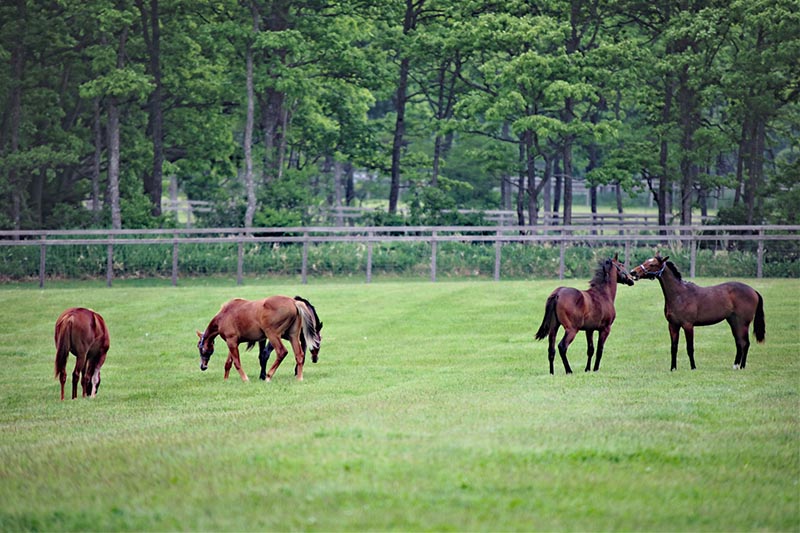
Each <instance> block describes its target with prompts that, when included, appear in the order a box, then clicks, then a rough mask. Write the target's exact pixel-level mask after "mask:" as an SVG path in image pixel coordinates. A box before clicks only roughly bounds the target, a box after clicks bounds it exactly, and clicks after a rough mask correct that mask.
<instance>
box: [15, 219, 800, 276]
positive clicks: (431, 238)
mask: <svg viewBox="0 0 800 533" xmlns="http://www.w3.org/2000/svg"><path fill="white" fill-rule="evenodd" d="M771 241H794V242H798V241H800V226H796V225H793V226H788V225H758V226H732V225H728V226H722V225H720V226H653V225H648V224H638V225H637V224H630V223H622V224H617V225H614V224H608V223H606V224H604V225H602V226H585V225H573V226H372V227H363V226H359V227H347V226H339V227H328V226H319V227H289V228H181V229H142V230H25V231H0V248H2V247H16V246H26V247H39V252H40V262H39V285H40V287H44V282H45V278H46V262H47V249H48V248H49V247H54V246H59V247H60V246H76V245H101V246H105V247H106V280H107V285H108V286H111V283H112V279H113V272H114V248H115V247H117V246H146V245H172V284H173V285H177V281H178V271H179V260H180V247H181V246H183V245H189V244H235V245H236V246H238V263H237V283H239V284H241V283H242V278H243V259H244V246H245V245H248V244H256V243H266V244H290V243H295V244H297V243H299V244H302V246H303V252H302V266H301V278H302V282H303V283H306V282H307V279H308V248H309V246H311V245H314V244H320V243H332V242H345V243H362V244H364V245H366V247H367V256H366V264H365V265H364V270H365V274H366V281H367V282H368V283H369V282H370V281H371V280H372V266H373V265H372V258H373V246H374V245H375V244H376V243H392V242H416V243H428V244H429V245H430V247H431V260H430V277H431V281H436V277H437V248H438V243H446V242H462V243H494V246H495V265H494V279H495V280H499V279H500V274H501V272H500V270H501V269H500V266H501V256H502V248H503V245H504V244H506V243H531V244H537V243H538V244H545V243H546V244H550V245H558V246H560V260H559V273H558V274H559V279H563V278H564V271H565V261H564V256H565V251H566V248H567V247H568V246H580V245H581V244H584V245H591V244H592V243H605V244H607V245H609V246H617V247H621V248H624V254H625V263H626V264H627V263H628V262H629V259H630V254H631V247H633V246H640V245H642V244H646V245H657V246H665V245H666V246H670V247H672V246H676V245H680V246H687V247H688V248H689V250H690V272H689V276H690V277H695V272H696V268H695V267H696V251H697V247H698V244H700V243H708V242H718V243H721V245H722V246H727V245H728V244H729V243H731V242H755V243H757V274H756V275H757V277H759V278H760V277H762V276H763V263H764V243H765V242H771ZM0 274H2V272H0Z"/></svg>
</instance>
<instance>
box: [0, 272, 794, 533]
mask: <svg viewBox="0 0 800 533" xmlns="http://www.w3.org/2000/svg"><path fill="white" fill-rule="evenodd" d="M697 281H698V283H699V284H703V285H705V284H710V283H713V282H717V281H719V280H709V279H702V280H697ZM745 281H748V283H750V284H751V285H753V286H754V287H755V288H756V289H757V290H759V291H760V292H761V293H762V294H763V295H764V300H765V308H766V326H767V342H766V344H763V345H757V344H755V342H753V345H752V347H751V351H750V356H749V358H748V366H747V369H746V370H744V371H734V370H732V364H733V356H734V345H733V338H732V336H731V334H730V331H729V329H728V327H727V325H726V324H721V325H716V326H710V327H705V328H699V329H698V330H696V338H695V345H696V346H695V347H696V354H695V355H696V360H697V365H698V369H697V370H696V371H690V370H689V364H688V359H687V357H686V355H685V351H684V344H683V339H681V348H680V350H681V352H680V357H679V359H678V370H677V371H676V372H670V371H669V336H668V333H667V326H666V322H665V320H664V317H663V314H662V306H663V300H662V296H661V292H660V290H659V287H658V284H657V283H656V282H649V281H640V282H639V283H637V285H636V286H634V287H620V288H619V292H618V295H617V312H618V316H617V322H616V323H615V325H614V327H613V329H612V332H611V336H610V337H609V341H608V344H607V346H606V353H605V356H604V358H603V362H602V367H601V370H600V372H598V373H591V374H585V373H583V372H578V373H576V374H574V375H571V376H567V375H564V374H563V368H562V367H561V364H560V361H556V364H557V366H556V369H557V373H556V375H555V376H550V375H549V374H548V368H547V356H546V351H547V347H546V344H545V342H538V343H536V342H534V341H533V333H534V331H535V329H536V328H537V327H538V325H539V322H540V320H541V317H542V313H543V309H544V300H545V298H546V297H547V295H548V294H549V292H550V291H551V290H552V289H554V288H555V287H556V286H557V285H558V284H559V283H558V282H557V281H553V280H549V281H530V282H511V281H509V282H499V283H495V282H491V281H479V282H439V283H434V284H432V283H429V282H378V283H374V284H371V285H364V284H361V283H357V282H353V283H342V282H340V283H337V282H331V281H327V282H324V283H320V282H315V281H314V280H312V281H311V283H310V284H309V285H307V286H301V285H299V284H292V283H288V282H286V281H282V282H276V283H273V284H259V285H253V284H251V285H245V286H243V287H235V286H232V285H231V284H230V283H216V284H211V285H209V286H206V285H203V284H202V283H201V282H194V283H187V284H184V286H182V287H178V288H171V287H166V286H156V287H153V286H149V287H141V286H133V285H132V284H126V283H124V282H119V283H115V287H114V288H112V289H105V288H99V287H97V285H96V284H74V283H73V284H71V285H65V286H62V287H58V286H51V288H48V289H46V290H44V291H40V290H38V289H31V288H25V287H22V288H21V287H20V286H13V285H6V286H0V301H2V306H1V308H0V362H1V363H2V364H1V365H0V402H2V410H1V411H0V429H1V430H2V433H1V434H0V435H1V436H0V530H1V531H22V530H47V531H54V530H115V531H116V530H236V531H240V530H282V531H283V530H312V531H332V530H334V531H335V530H347V531H353V530H370V531H375V530H436V531H442V530H469V531H473V530H475V531H489V530H491V531H513V530H517V531H518V530H524V531H529V530H570V531H576V530H580V531H586V530H591V531H595V530H615V531H620V530H621V531H631V530H647V531H701V530H707V531H753V530H762V531H798V530H800V485H798V481H799V480H800V281H798V280H745ZM565 284H568V285H572V286H576V287H579V288H586V286H587V280H573V281H568V282H565ZM270 294H289V295H294V294H301V295H303V296H305V297H307V298H308V299H310V300H311V301H312V302H313V303H314V304H315V306H316V307H317V310H318V311H319V314H320V316H321V318H322V320H323V321H324V323H325V328H324V330H323V344H322V351H321V354H320V362H319V363H318V364H316V365H312V364H310V363H309V364H308V365H307V366H306V371H305V378H306V379H305V381H303V382H300V383H298V382H296V381H295V380H294V377H293V374H292V367H293V365H292V362H291V360H290V359H289V360H287V361H285V362H284V365H283V366H282V367H281V368H279V370H278V372H277V374H276V376H275V379H274V380H273V382H271V383H264V382H261V381H259V380H258V379H257V377H258V362H257V355H256V353H255V352H247V353H244V355H243V365H244V368H245V371H246V372H247V373H248V375H249V376H250V378H251V380H252V381H251V382H249V383H243V382H241V381H240V380H239V379H238V377H237V376H236V374H235V373H233V374H232V377H231V379H230V380H229V381H228V382H223V379H222V374H223V363H224V359H225V353H224V345H223V344H222V343H219V342H218V344H217V351H216V353H215V354H214V356H213V357H212V359H211V363H210V368H209V370H208V371H207V372H205V373H202V372H200V370H199V358H198V354H197V349H196V342H197V337H196V335H195V330H196V329H201V330H202V329H204V328H205V326H206V324H207V322H208V320H209V319H210V318H211V317H212V316H213V315H214V314H215V313H216V311H217V310H218V309H219V306H220V304H221V303H222V302H223V301H225V300H227V299H229V298H231V297H234V296H241V297H245V298H260V297H263V296H267V295H270ZM72 305H81V306H88V307H92V308H94V309H96V310H97V311H99V312H100V313H101V314H103V315H104V317H105V318H106V320H107V322H108V325H109V329H110V331H111V339H112V340H111V350H110V352H109V356H108V360H107V362H106V365H105V366H104V367H103V372H102V375H103V381H102V386H101V388H100V394H99V396H98V397H97V398H96V399H94V400H88V399H87V400H76V401H65V402H63V403H62V402H60V401H59V400H58V382H57V381H55V380H54V378H53V358H54V354H55V349H54V346H53V339H52V335H53V325H54V322H55V319H56V317H57V316H58V314H59V313H60V312H61V311H62V310H63V309H64V308H66V307H69V306H72ZM585 346H586V345H585V340H584V338H583V336H582V335H581V336H579V338H578V339H577V340H576V341H575V343H574V344H573V345H572V347H571V349H570V362H571V363H572V366H573V368H574V369H576V370H579V369H582V368H583V367H584V365H585V354H584V352H585ZM73 364H74V358H71V360H70V365H69V367H68V369H69V371H71V370H72V365H73Z"/></svg>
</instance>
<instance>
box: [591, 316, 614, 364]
mask: <svg viewBox="0 0 800 533" xmlns="http://www.w3.org/2000/svg"><path fill="white" fill-rule="evenodd" d="M609 333H611V326H608V327H605V328H603V329H601V330H600V331H599V332H598V334H597V357H595V358H594V371H595V372H597V371H598V370H600V359H602V358H603V349H604V348H605V346H606V339H607V338H608V334H609Z"/></svg>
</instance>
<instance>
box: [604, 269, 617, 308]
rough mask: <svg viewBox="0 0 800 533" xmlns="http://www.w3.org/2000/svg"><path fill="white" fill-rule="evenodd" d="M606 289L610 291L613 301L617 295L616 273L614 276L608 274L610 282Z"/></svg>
mask: <svg viewBox="0 0 800 533" xmlns="http://www.w3.org/2000/svg"><path fill="white" fill-rule="evenodd" d="M606 291H608V295H609V296H611V300H612V301H613V300H614V299H615V298H616V297H617V275H616V273H614V275H613V276H608V283H606Z"/></svg>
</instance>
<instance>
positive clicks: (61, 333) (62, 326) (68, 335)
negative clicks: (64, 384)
mask: <svg viewBox="0 0 800 533" xmlns="http://www.w3.org/2000/svg"><path fill="white" fill-rule="evenodd" d="M71 339H72V317H69V316H68V317H66V318H65V319H64V320H63V321H61V322H59V323H58V324H56V361H55V373H56V379H58V376H59V375H60V374H61V372H64V371H65V369H66V367H67V359H68V358H69V348H70V343H71Z"/></svg>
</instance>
